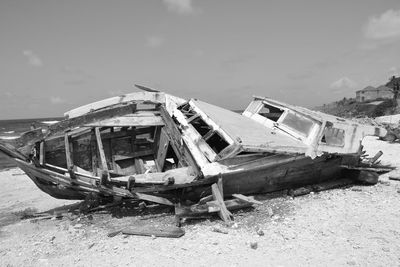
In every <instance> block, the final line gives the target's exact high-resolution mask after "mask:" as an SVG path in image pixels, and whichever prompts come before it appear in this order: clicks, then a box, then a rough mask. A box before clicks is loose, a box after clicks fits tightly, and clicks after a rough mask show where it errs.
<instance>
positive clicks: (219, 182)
mask: <svg viewBox="0 0 400 267" xmlns="http://www.w3.org/2000/svg"><path fill="white" fill-rule="evenodd" d="M217 185H218V190H219V192H220V193H221V196H222V199H223V198H224V185H223V184H222V175H221V174H219V177H218V182H217Z"/></svg>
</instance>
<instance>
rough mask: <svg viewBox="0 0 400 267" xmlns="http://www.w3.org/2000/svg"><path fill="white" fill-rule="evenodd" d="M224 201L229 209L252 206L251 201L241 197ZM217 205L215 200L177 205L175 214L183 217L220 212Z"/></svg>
mask: <svg viewBox="0 0 400 267" xmlns="http://www.w3.org/2000/svg"><path fill="white" fill-rule="evenodd" d="M224 203H225V206H226V208H227V209H228V210H237V209H244V208H249V207H251V206H252V204H251V203H249V202H247V201H243V200H240V199H230V200H225V201H224ZM210 207H211V209H210ZM215 207H217V203H216V202H215V201H209V202H207V203H204V204H196V205H193V206H175V215H177V216H178V217H182V218H183V217H196V216H199V215H204V214H207V213H215V212H218V211H219V210H218V209H217V208H215Z"/></svg>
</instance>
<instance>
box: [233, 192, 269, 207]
mask: <svg viewBox="0 0 400 267" xmlns="http://www.w3.org/2000/svg"><path fill="white" fill-rule="evenodd" d="M232 196H233V197H234V198H237V199H241V200H243V201H247V202H250V203H252V204H257V205H262V204H263V203H262V202H260V201H258V200H255V199H254V197H253V196H244V195H242V194H232Z"/></svg>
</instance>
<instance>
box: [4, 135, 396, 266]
mask: <svg viewBox="0 0 400 267" xmlns="http://www.w3.org/2000/svg"><path fill="white" fill-rule="evenodd" d="M363 144H364V145H365V148H366V149H367V153H368V154H369V155H371V156H372V155H374V154H375V153H376V152H377V151H378V150H382V151H383V153H384V154H383V156H382V158H381V159H382V163H383V164H391V165H393V166H397V167H400V160H399V159H398V154H399V151H400V144H389V143H386V142H383V141H379V140H376V138H367V139H366V140H364V142H363ZM393 172H398V171H397V170H395V171H393ZM389 174H390V173H389ZM389 174H384V175H381V176H380V178H379V180H380V181H379V183H378V184H376V185H374V186H361V185H355V186H352V187H350V188H345V189H335V190H330V191H325V192H321V193H318V194H310V195H306V196H303V197H297V198H294V199H293V198H291V197H288V196H286V195H283V194H280V193H277V194H269V195H259V196H256V199H258V200H260V201H262V203H263V204H262V205H260V206H257V207H256V208H255V209H253V210H249V211H240V212H237V213H235V214H234V216H235V222H236V225H235V227H225V226H223V224H222V221H220V220H219V219H218V218H216V217H215V218H213V219H211V220H202V221H190V222H188V223H185V224H184V225H183V228H184V229H185V231H186V234H185V235H184V236H183V237H181V238H179V239H168V238H151V237H139V236H128V237H126V236H123V235H117V236H115V237H113V238H110V237H107V233H109V232H111V231H113V230H118V229H120V228H123V227H125V226H129V225H143V224H150V225H154V226H159V225H173V224H174V216H173V213H172V212H171V211H170V210H169V209H168V208H167V209H164V208H160V209H158V210H157V211H155V212H154V211H153V212H152V213H148V212H146V211H145V212H137V214H135V215H134V216H122V217H121V216H115V214H112V213H111V214H110V213H95V214H92V216H80V217H79V216H72V217H70V218H65V217H64V218H63V219H61V220H56V219H51V220H41V221H36V222H35V221H32V220H20V218H19V216H18V214H21V211H23V210H26V209H34V210H37V211H46V210H50V209H53V208H58V207H62V206H63V205H69V204H72V203H75V202H74V201H65V200H57V199H54V198H52V197H50V196H48V195H46V194H45V193H43V192H41V191H40V190H39V189H38V188H37V187H36V186H35V185H34V184H33V183H32V182H31V181H30V180H29V178H28V177H27V176H25V175H24V174H23V173H22V171H21V170H19V169H18V168H14V169H10V170H6V171H2V172H1V173H0V181H1V183H2V187H1V188H0V197H1V201H0V216H1V217H0V218H1V219H0V227H1V228H0V261H1V262H2V264H1V265H2V266H47V265H48V266H72V265H75V266H123V265H126V266H132V265H135V266H142V265H145V266H187V265H193V266H249V265H251V266H277V265H279V266H299V265H301V266H304V265H318V266H321V265H322V266H338V265H341V266H343V265H350V266H397V265H399V264H400V209H399V207H400V182H398V181H392V180H388V176H389ZM271 210H272V213H271ZM214 227H219V228H221V229H224V230H225V231H226V232H227V234H223V233H216V232H214V231H212V229H213V228H214ZM260 230H262V232H263V233H264V235H259V234H257V231H258V233H260ZM250 243H253V248H251V246H250ZM254 244H256V246H257V248H255V249H254Z"/></svg>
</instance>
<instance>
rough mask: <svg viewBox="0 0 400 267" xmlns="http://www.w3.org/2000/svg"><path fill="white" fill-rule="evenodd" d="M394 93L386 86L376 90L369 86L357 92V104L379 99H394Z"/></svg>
mask: <svg viewBox="0 0 400 267" xmlns="http://www.w3.org/2000/svg"><path fill="white" fill-rule="evenodd" d="M393 98H394V91H393V89H392V88H389V87H387V86H385V85H382V86H379V87H378V88H375V87H373V86H367V87H365V88H364V89H362V90H358V91H357V92H356V101H357V102H367V101H374V100H377V99H393Z"/></svg>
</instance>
